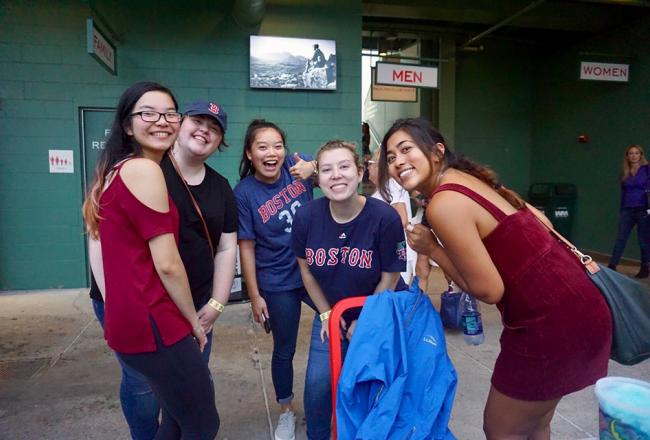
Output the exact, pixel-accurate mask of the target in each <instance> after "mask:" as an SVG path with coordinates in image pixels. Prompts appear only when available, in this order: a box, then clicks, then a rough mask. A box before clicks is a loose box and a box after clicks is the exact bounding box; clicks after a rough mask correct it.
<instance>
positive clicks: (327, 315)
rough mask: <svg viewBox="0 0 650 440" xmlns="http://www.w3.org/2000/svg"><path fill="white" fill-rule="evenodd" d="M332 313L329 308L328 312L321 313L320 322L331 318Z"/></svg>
mask: <svg viewBox="0 0 650 440" xmlns="http://www.w3.org/2000/svg"><path fill="white" fill-rule="evenodd" d="M331 314H332V311H331V310H328V311H327V312H323V313H321V314H320V316H319V318H320V322H323V321H326V320H328V319H330V315H331Z"/></svg>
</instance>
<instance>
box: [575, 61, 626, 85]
mask: <svg viewBox="0 0 650 440" xmlns="http://www.w3.org/2000/svg"><path fill="white" fill-rule="evenodd" d="M629 73H630V65H629V64H612V63H590V62H581V63H580V79H588V80H596V81H617V82H628V77H629Z"/></svg>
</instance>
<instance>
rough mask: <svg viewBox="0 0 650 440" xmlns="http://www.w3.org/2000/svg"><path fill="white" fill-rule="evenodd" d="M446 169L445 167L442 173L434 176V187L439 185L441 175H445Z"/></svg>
mask: <svg viewBox="0 0 650 440" xmlns="http://www.w3.org/2000/svg"><path fill="white" fill-rule="evenodd" d="M447 169H448V168H446V169H445V170H444V171H443V172H442V173H440V174H438V177H436V183H435V185H434V187H436V188H437V187H438V186H439V185H440V181H441V180H442V176H444V175H445V173H446V172H447Z"/></svg>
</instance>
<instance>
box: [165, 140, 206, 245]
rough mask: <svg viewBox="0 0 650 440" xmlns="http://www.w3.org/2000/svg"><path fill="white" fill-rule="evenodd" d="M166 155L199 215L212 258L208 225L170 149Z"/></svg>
mask: <svg viewBox="0 0 650 440" xmlns="http://www.w3.org/2000/svg"><path fill="white" fill-rule="evenodd" d="M167 154H168V155H169V159H170V160H171V162H172V165H173V166H174V170H176V174H178V177H180V178H181V181H182V182H183V185H185V189H186V190H187V193H188V194H189V195H190V200H191V201H192V204H193V205H194V209H195V210H196V213H197V214H198V215H199V218H200V219H201V223H202V224H203V232H205V238H207V239H208V245H209V246H210V251H211V252H212V255H213V256H214V246H213V244H212V238H210V231H209V230H208V224H207V223H206V222H205V219H204V218H203V213H202V212H201V208H200V207H199V204H198V203H197V202H196V199H195V198H194V195H193V194H192V191H190V187H189V186H187V182H186V181H185V178H184V177H183V174H182V173H181V170H180V168H178V164H177V163H176V159H174V155H173V154H172V152H171V149H170V150H169V151H168V152H167Z"/></svg>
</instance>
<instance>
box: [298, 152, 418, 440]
mask: <svg viewBox="0 0 650 440" xmlns="http://www.w3.org/2000/svg"><path fill="white" fill-rule="evenodd" d="M316 161H317V164H318V183H319V186H320V188H321V190H322V191H323V194H325V197H324V198H321V199H318V200H315V201H313V202H311V203H310V204H308V205H307V206H305V207H304V208H302V209H301V210H300V212H298V213H297V215H296V216H295V217H294V221H293V232H292V246H293V250H294V252H295V254H296V257H298V265H299V266H300V272H301V275H302V279H303V282H304V284H305V288H306V289H307V292H308V293H309V296H310V297H311V299H312V300H313V301H314V304H315V305H316V307H317V308H318V312H319V313H320V316H319V315H316V316H315V317H314V325H313V328H312V338H311V344H310V348H309V361H308V363H307V377H306V379H305V399H304V400H305V402H304V403H305V417H306V419H307V437H308V438H309V439H310V440H318V439H329V438H330V420H331V417H332V407H331V397H330V396H331V389H330V368H329V344H328V341H326V333H327V320H328V318H329V312H330V310H331V308H332V306H333V305H334V304H336V302H338V301H339V300H341V299H343V298H346V297H350V296H362V295H372V294H373V293H376V292H381V291H383V290H386V289H395V288H396V287H398V288H399V289H405V288H406V285H405V284H404V282H403V281H402V280H401V278H400V272H402V271H404V270H405V268H406V242H405V237H404V229H403V226H402V222H401V220H400V217H399V215H398V214H397V212H396V211H395V210H394V209H393V208H391V207H390V206H389V205H388V204H386V203H384V202H383V201H379V200H377V199H373V198H366V197H364V196H362V195H359V194H358V193H357V187H358V186H359V183H361V179H362V176H363V168H362V167H361V164H360V160H359V156H358V155H357V153H356V151H355V148H354V145H352V144H350V143H347V142H343V141H338V140H336V141H330V142H328V143H326V144H325V145H323V146H322V147H321V148H320V150H318V153H317V155H316ZM398 284H399V285H398ZM347 318H348V320H349V321H350V322H349V323H348V325H346V327H347V330H348V331H347V336H348V339H349V338H350V337H351V336H352V332H353V330H354V326H355V324H356V320H355V319H354V316H351V317H349V316H348V317H347ZM346 348H347V342H344V347H343V349H344V350H345V349H346Z"/></svg>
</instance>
